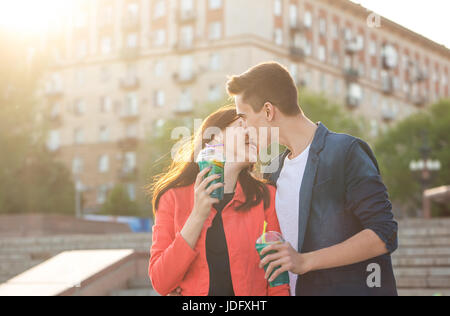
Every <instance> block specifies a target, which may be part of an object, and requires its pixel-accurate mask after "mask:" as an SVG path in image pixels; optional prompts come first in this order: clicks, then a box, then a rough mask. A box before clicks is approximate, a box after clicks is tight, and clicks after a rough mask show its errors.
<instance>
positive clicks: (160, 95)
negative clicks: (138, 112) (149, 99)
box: [154, 90, 166, 107]
mask: <svg viewBox="0 0 450 316" xmlns="http://www.w3.org/2000/svg"><path fill="white" fill-rule="evenodd" d="M165 103H166V95H165V94H164V91H162V90H157V91H155V94H154V105H155V106H156V107H163V106H164V104H165Z"/></svg>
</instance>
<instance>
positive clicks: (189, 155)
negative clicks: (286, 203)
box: [147, 105, 270, 214]
mask: <svg viewBox="0 0 450 316" xmlns="http://www.w3.org/2000/svg"><path fill="white" fill-rule="evenodd" d="M238 118H239V117H238V115H237V112H236V108H235V106H234V105H229V106H225V107H222V108H220V109H219V110H217V111H216V112H214V113H213V114H211V115H210V116H208V117H207V118H206V119H205V121H204V122H203V123H202V125H201V127H200V129H199V131H198V132H197V134H196V135H195V137H194V139H193V141H189V142H187V143H186V144H185V145H184V146H182V147H181V148H180V149H179V150H178V152H177V157H176V159H174V160H173V161H172V163H171V165H170V167H169V168H168V170H167V171H166V172H164V173H162V174H160V175H159V176H157V177H156V179H155V182H154V183H153V184H151V185H149V186H147V189H148V192H149V193H150V194H152V195H153V198H152V205H153V212H154V213H155V214H156V211H157V209H158V205H159V201H160V199H161V197H162V196H163V195H164V193H166V192H167V191H169V190H170V189H173V188H179V187H185V186H189V185H192V184H194V183H195V179H196V177H197V175H198V173H199V172H200V169H199V167H198V165H197V163H196V162H195V157H194V155H195V153H196V152H198V150H199V149H201V148H204V147H205V146H206V144H207V143H209V142H210V141H211V140H212V139H211V138H210V139H208V138H206V139H204V138H203V136H204V135H205V130H207V129H208V128H210V127H217V128H219V129H220V130H222V131H223V130H225V129H226V128H227V127H228V126H229V125H230V124H232V123H233V122H234V121H236V120H237V119H238ZM199 146H201V147H200V148H199ZM252 171H253V166H249V167H248V168H245V169H243V170H242V171H241V173H240V174H239V178H238V181H239V183H240V184H241V186H242V191H243V192H244V195H245V202H244V203H242V204H241V205H239V206H237V207H236V208H235V209H236V210H237V211H247V210H249V209H250V208H252V207H253V206H256V205H258V204H259V203H261V201H263V203H264V208H265V209H267V208H268V207H269V205H270V194H269V190H268V189H267V186H266V182H265V181H264V180H262V179H257V178H256V177H255V176H254V175H253V174H252Z"/></svg>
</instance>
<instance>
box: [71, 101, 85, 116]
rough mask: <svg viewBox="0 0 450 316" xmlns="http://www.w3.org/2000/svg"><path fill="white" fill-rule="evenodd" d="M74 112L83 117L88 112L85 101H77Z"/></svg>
mask: <svg viewBox="0 0 450 316" xmlns="http://www.w3.org/2000/svg"><path fill="white" fill-rule="evenodd" d="M73 111H74V113H75V115H83V114H84V113H85V112H86V106H85V104H84V101H83V99H77V100H75V103H74V108H73Z"/></svg>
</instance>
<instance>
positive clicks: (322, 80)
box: [320, 73, 327, 92]
mask: <svg viewBox="0 0 450 316" xmlns="http://www.w3.org/2000/svg"><path fill="white" fill-rule="evenodd" d="M320 91H321V92H326V91H327V76H326V75H325V74H323V73H322V74H320Z"/></svg>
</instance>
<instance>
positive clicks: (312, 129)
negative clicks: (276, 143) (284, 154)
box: [280, 114, 317, 159]
mask: <svg viewBox="0 0 450 316" xmlns="http://www.w3.org/2000/svg"><path fill="white" fill-rule="evenodd" d="M316 130H317V125H316V124H314V123H313V122H312V121H311V120H310V119H308V118H307V117H306V116H304V115H302V114H301V115H298V116H295V117H287V118H285V120H283V124H282V126H280V143H281V144H282V145H284V146H286V147H287V148H288V149H289V151H290V152H291V154H290V156H289V158H290V159H292V158H295V157H297V156H298V155H300V154H301V153H302V152H304V151H305V149H306V148H308V146H309V145H311V143H312V141H313V139H314V135H315V134H316Z"/></svg>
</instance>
